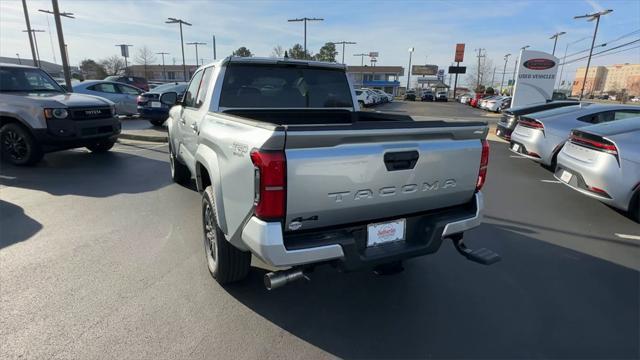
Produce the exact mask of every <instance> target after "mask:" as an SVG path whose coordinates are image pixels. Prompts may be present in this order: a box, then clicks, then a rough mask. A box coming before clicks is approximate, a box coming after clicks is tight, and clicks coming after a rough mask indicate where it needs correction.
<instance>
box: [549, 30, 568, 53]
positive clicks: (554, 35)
mask: <svg viewBox="0 0 640 360" xmlns="http://www.w3.org/2000/svg"><path fill="white" fill-rule="evenodd" d="M564 34H566V32H564V31H561V32H557V33H555V34H553V35H551V37H550V38H549V40H551V39H553V52H552V53H551V55H553V56H556V45H557V44H558V37H559V36H560V35H564Z"/></svg>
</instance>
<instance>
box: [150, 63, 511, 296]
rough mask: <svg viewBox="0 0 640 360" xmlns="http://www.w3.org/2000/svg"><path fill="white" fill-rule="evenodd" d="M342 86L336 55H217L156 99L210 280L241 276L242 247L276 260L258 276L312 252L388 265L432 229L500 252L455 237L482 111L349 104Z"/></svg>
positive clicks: (468, 222)
mask: <svg viewBox="0 0 640 360" xmlns="http://www.w3.org/2000/svg"><path fill="white" fill-rule="evenodd" d="M352 94H353V91H352V90H351V88H350V85H349V80H348V77H347V74H346V70H345V68H344V66H343V65H341V64H332V63H327V62H314V61H307V60H305V61H299V60H292V59H283V60H280V61H277V62H276V61H273V59H268V58H255V57H251V58H245V57H230V58H226V59H224V60H221V61H218V62H216V63H213V64H210V65H205V66H202V67H200V68H199V69H198V70H197V71H196V72H195V74H194V75H193V78H192V79H191V82H190V83H189V86H188V88H187V91H186V93H185V96H184V100H183V101H182V102H181V103H180V104H177V105H176V106H173V107H172V108H171V110H170V112H169V120H168V122H167V125H168V130H169V156H170V158H169V160H170V161H169V163H170V166H171V174H172V179H173V180H174V181H176V182H186V181H189V180H190V179H191V178H195V179H196V186H197V189H198V190H199V191H200V192H201V193H202V202H201V211H202V213H201V214H202V221H203V231H202V234H203V235H202V236H203V243H204V247H203V249H204V252H205V255H206V259H207V265H208V268H209V271H210V272H211V274H212V276H213V277H214V278H215V279H216V280H217V281H218V282H219V283H221V284H227V283H231V282H234V281H239V280H242V279H243V278H245V277H246V276H247V274H248V273H249V267H250V264H251V257H252V254H253V255H254V256H256V257H257V258H259V259H261V260H262V261H263V262H264V263H266V264H267V265H269V266H270V267H272V268H275V269H278V270H277V271H274V272H271V273H268V274H266V275H265V277H264V282H265V285H266V287H267V288H268V289H275V288H277V287H279V286H282V285H285V284H287V283H288V282H291V281H294V280H297V279H303V278H305V277H306V276H309V274H310V272H311V270H312V269H313V268H314V267H316V266H320V265H334V266H336V267H338V268H340V269H342V270H345V271H354V270H359V269H371V268H377V269H378V271H381V272H386V271H397V269H398V268H399V267H400V266H401V265H400V261H402V260H404V259H408V258H412V257H416V256H422V255H426V254H430V253H434V252H436V251H437V250H438V248H439V247H440V245H441V244H442V242H443V241H444V240H445V239H453V243H454V245H455V246H456V247H457V249H458V250H459V251H460V253H461V254H462V255H463V256H465V257H466V258H468V259H469V260H472V261H476V262H479V263H482V264H491V263H493V262H495V261H497V260H499V256H498V255H497V254H495V253H493V252H491V251H487V250H486V249H481V250H477V251H471V250H469V249H465V247H464V245H463V243H462V234H463V232H465V231H467V230H469V229H472V228H475V227H476V226H478V225H480V222H481V217H482V212H483V210H482V209H483V205H482V192H481V190H480V189H481V188H482V185H483V184H484V181H485V178H486V170H487V164H488V157H489V145H488V142H487V141H486V139H485V137H486V134H487V131H488V129H487V126H486V123H485V122H444V121H437V122H429V121H414V120H413V119H412V118H411V117H410V116H408V115H393V114H385V113H374V112H368V111H355V110H354V109H356V108H357V106H354V105H355V101H357V100H356V99H355V98H354V97H353V96H352ZM160 100H161V101H162V102H164V103H165V104H167V105H174V104H175V103H176V100H177V94H176V93H165V94H163V95H162V96H161V98H160ZM454 139H455V140H454ZM421 158H425V159H426V160H424V161H422V160H423V159H421ZM419 160H420V161H419ZM285 268H286V270H285Z"/></svg>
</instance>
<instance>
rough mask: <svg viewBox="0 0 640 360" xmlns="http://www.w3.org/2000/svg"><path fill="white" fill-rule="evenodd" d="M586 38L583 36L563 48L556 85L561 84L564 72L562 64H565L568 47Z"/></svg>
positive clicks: (586, 37)
mask: <svg viewBox="0 0 640 360" xmlns="http://www.w3.org/2000/svg"><path fill="white" fill-rule="evenodd" d="M588 38H589V37H588V36H585V37H583V38H582V39H580V40H576V41H574V42H570V43H568V44H567V46H565V47H564V56H563V57H562V66H560V80H559V82H558V84H562V73H563V72H564V63H565V61H567V51H568V50H569V45H573V44H577V43H579V42H580V41H582V40H586V39H588ZM558 86H560V85H558Z"/></svg>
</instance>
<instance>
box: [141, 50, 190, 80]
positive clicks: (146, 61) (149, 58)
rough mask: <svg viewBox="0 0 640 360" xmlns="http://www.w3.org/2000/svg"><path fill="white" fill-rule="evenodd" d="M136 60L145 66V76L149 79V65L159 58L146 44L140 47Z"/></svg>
mask: <svg viewBox="0 0 640 360" xmlns="http://www.w3.org/2000/svg"><path fill="white" fill-rule="evenodd" d="M134 60H135V62H136V64H138V65H143V66H144V77H145V78H147V79H148V78H149V75H148V74H147V65H151V64H154V63H155V62H156V61H157V60H158V59H157V58H156V56H155V54H154V53H153V51H151V49H149V48H148V47H147V46H146V45H145V46H143V47H141V48H139V49H138V53H137V54H136V57H135V59H134ZM196 62H197V61H196Z"/></svg>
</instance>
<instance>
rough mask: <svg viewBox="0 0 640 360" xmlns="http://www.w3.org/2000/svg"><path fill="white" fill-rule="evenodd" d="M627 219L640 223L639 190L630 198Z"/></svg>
mask: <svg viewBox="0 0 640 360" xmlns="http://www.w3.org/2000/svg"><path fill="white" fill-rule="evenodd" d="M629 217H630V218H631V220H633V221H635V222H637V223H640V190H638V191H636V194H635V195H634V196H633V197H632V198H631V203H630V204H629Z"/></svg>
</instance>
